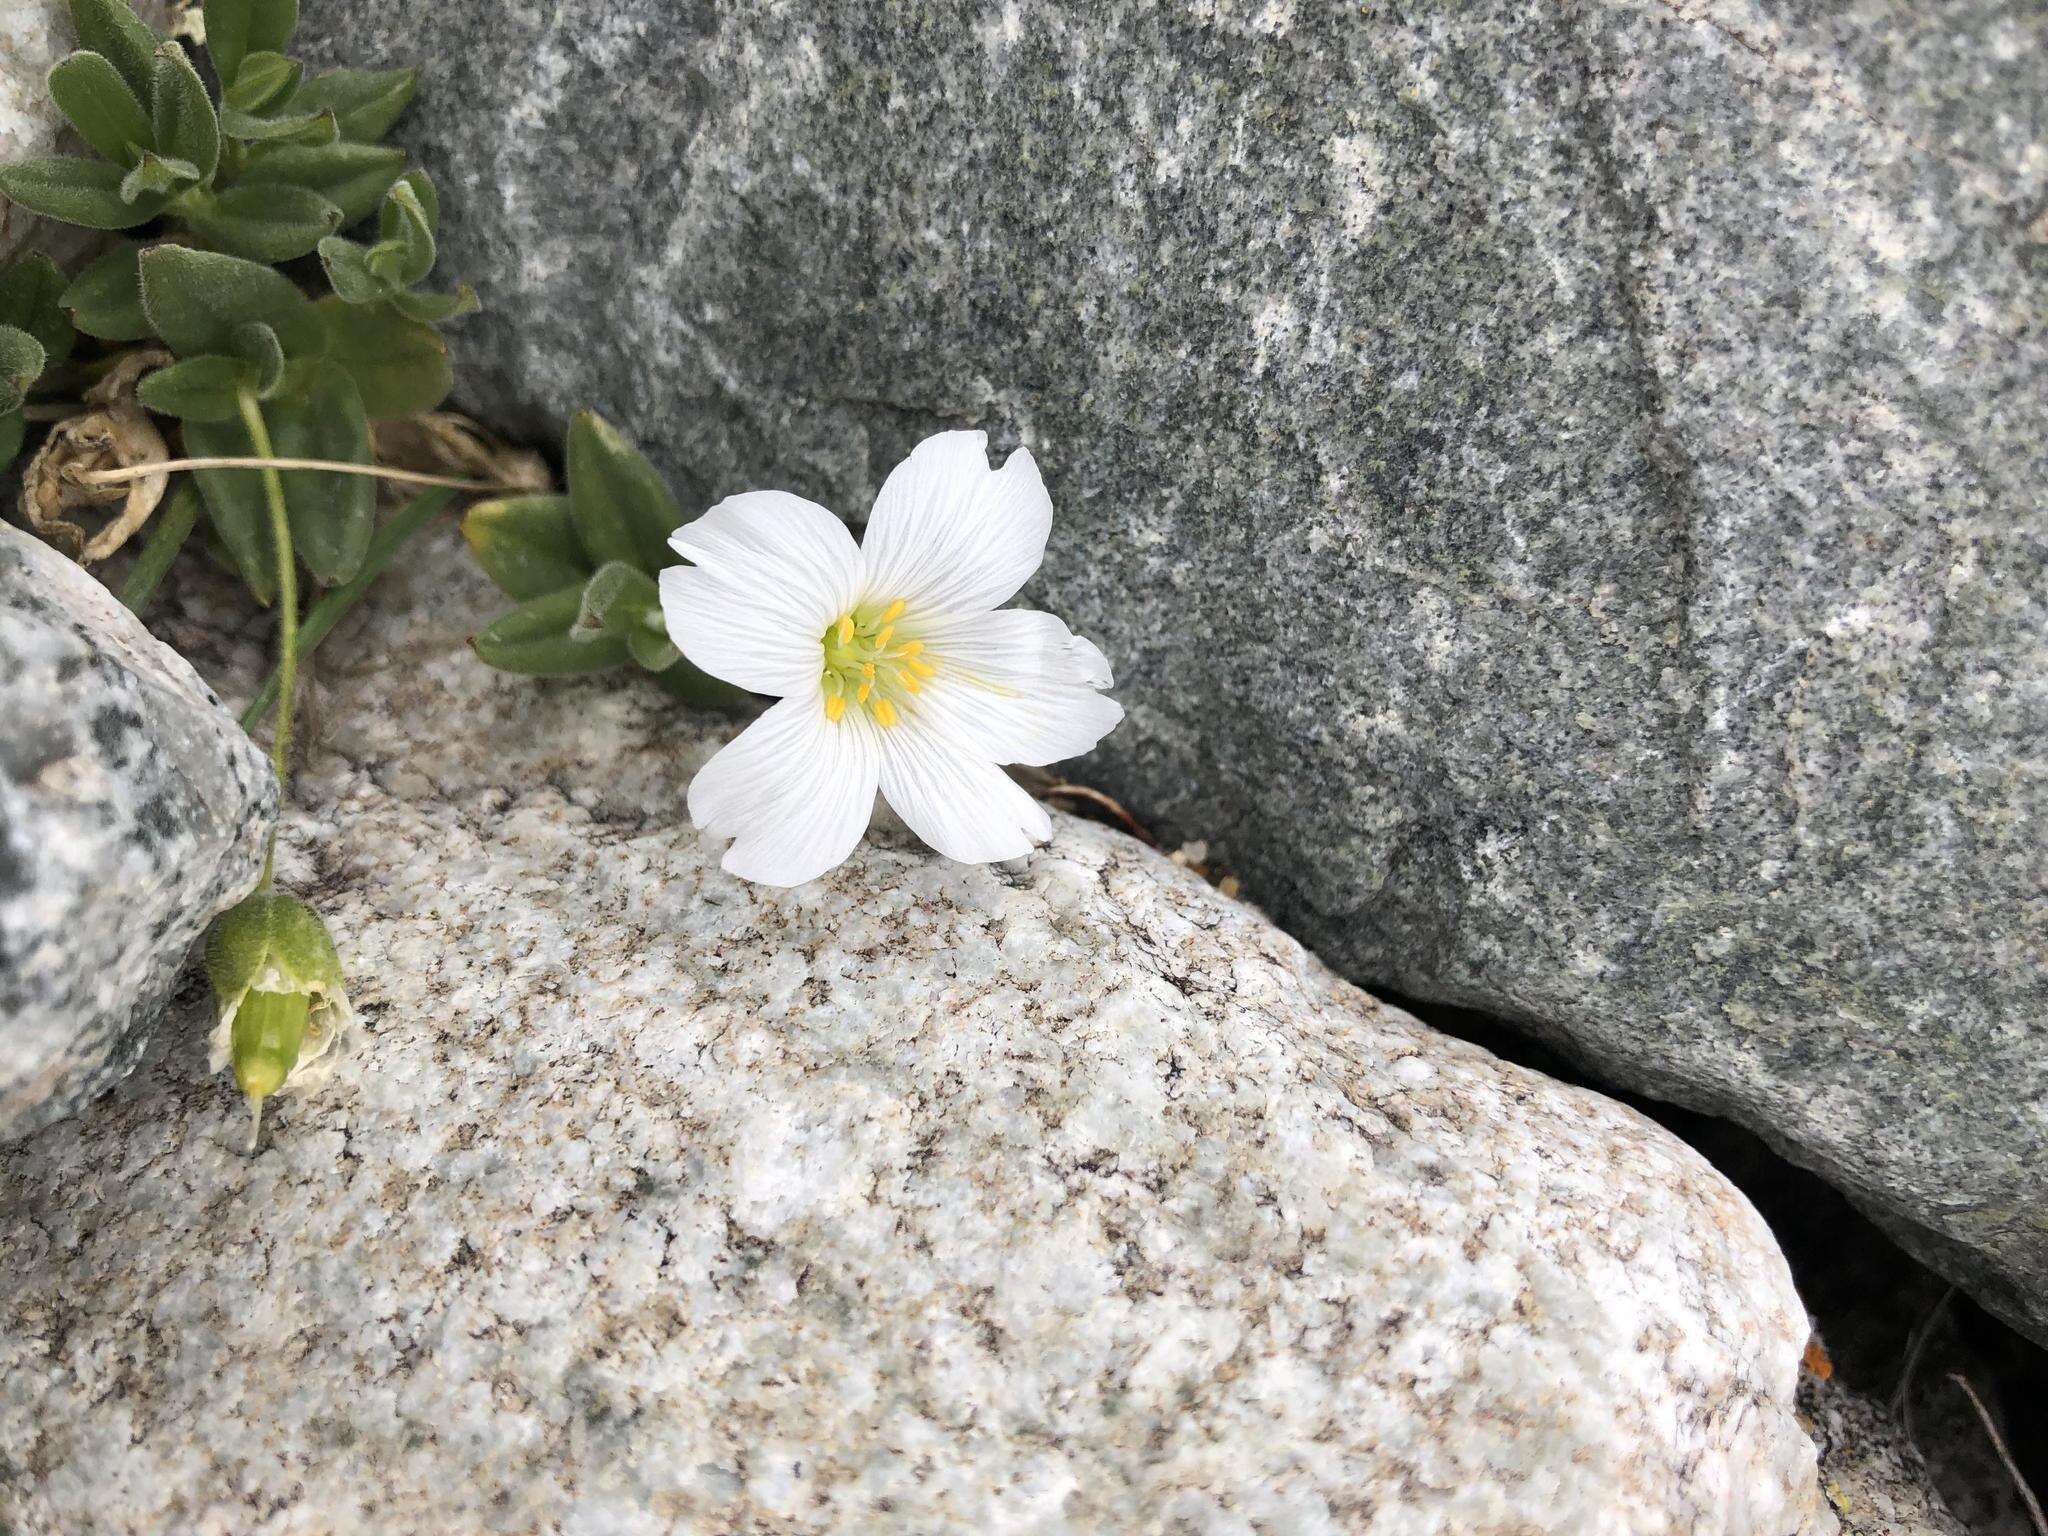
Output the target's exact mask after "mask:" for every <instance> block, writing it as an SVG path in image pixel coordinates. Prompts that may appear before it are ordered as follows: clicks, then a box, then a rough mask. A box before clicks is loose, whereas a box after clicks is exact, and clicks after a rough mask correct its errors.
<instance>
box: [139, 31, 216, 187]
mask: <svg viewBox="0 0 2048 1536" xmlns="http://www.w3.org/2000/svg"><path fill="white" fill-rule="evenodd" d="M150 92H151V95H150V111H149V116H150V123H151V125H152V126H153V127H154V128H155V130H156V149H157V152H158V153H159V154H161V155H163V156H164V157H165V158H167V159H177V160H189V161H190V162H191V163H192V164H194V165H196V166H198V167H199V177H198V179H199V180H201V181H210V180H212V178H213V172H214V169H215V167H217V166H218V165H219V164H220V122H219V120H218V119H216V118H215V117H214V115H213V99H212V98H211V97H209V96H208V95H207V94H206V87H205V85H204V84H202V83H201V81H200V79H199V71H198V70H196V69H194V68H193V67H192V61H191V60H190V59H188V58H186V57H185V50H184V49H183V48H180V47H179V46H178V45H177V44H176V43H165V44H164V45H163V46H162V47H161V48H159V49H157V51H156V73H155V75H154V77H153V83H152V85H151V87H150Z"/></svg>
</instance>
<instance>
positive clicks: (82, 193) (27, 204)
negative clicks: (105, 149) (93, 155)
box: [0, 155, 164, 229]
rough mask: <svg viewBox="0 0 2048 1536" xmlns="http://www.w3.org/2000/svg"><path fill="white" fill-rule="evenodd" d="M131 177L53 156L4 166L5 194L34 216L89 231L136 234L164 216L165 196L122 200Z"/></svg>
mask: <svg viewBox="0 0 2048 1536" xmlns="http://www.w3.org/2000/svg"><path fill="white" fill-rule="evenodd" d="M125 175H126V173H125V172H123V171H122V169H121V167H120V166H118V165H109V164H108V163H107V162H106V161H104V160H81V159H77V158H74V157H72V156H70V155H52V156H50V157H49V158H48V159H44V160H20V161H17V162H15V163H14V164H13V165H9V166H0V192H4V193H6V194H7V196H8V197H10V198H11V199H13V200H14V201H15V202H17V203H19V204H20V205H21V206H22V207H24V208H26V209H27V210H28V211H29V212H30V213H40V214H45V215H47V216H48V217H50V218H53V219H62V220H63V221H64V222H65V223H67V224H82V225H84V226H85V227H86V228H87V229H133V228H134V227H135V226H136V225H138V224H147V223H148V222H149V221H150V220H151V219H153V218H155V217H156V216H157V215H158V214H159V213H162V212H163V210H164V198H163V196H162V194H161V193H155V192H151V193H145V194H143V195H142V196H139V197H137V198H136V199H135V200H134V201H133V202H130V201H129V200H128V199H126V198H124V197H122V195H121V183H122V181H123V180H124V179H125Z"/></svg>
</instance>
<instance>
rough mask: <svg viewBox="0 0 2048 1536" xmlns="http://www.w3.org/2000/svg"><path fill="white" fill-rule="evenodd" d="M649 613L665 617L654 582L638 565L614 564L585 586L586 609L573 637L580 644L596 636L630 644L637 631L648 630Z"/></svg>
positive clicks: (579, 615) (579, 613)
mask: <svg viewBox="0 0 2048 1536" xmlns="http://www.w3.org/2000/svg"><path fill="white" fill-rule="evenodd" d="M649 613H652V614H654V615H656V616H657V617H659V616H660V613H661V594H660V592H659V591H657V590H656V589H655V585H654V578H653V577H652V576H650V575H648V574H647V573H646V572H645V571H643V570H641V569H640V567H638V566H637V565H629V564H627V563H626V562H625V561H624V560H611V561H607V562H606V563H605V564H603V565H601V566H599V567H598V568H597V571H596V572H595V574H593V575H592V576H591V578H590V580H588V581H587V582H585V583H584V584H583V606H582V607H581V608H580V609H578V610H577V614H576V623H575V624H574V625H573V626H572V627H571V629H570V631H569V633H570V634H571V635H572V636H574V637H575V638H576V639H579V640H581V639H587V638H589V637H591V636H593V635H617V636H618V637H619V638H620V639H621V640H629V639H630V638H631V637H632V634H633V631H635V630H637V629H644V628H646V627H647V615H648V614H649Z"/></svg>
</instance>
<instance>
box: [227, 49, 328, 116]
mask: <svg viewBox="0 0 2048 1536" xmlns="http://www.w3.org/2000/svg"><path fill="white" fill-rule="evenodd" d="M206 46H207V47H208V48H209V49H212V50H213V51H214V68H215V70H216V71H217V72H218V73H219V74H220V77H221V79H222V80H224V81H229V80H231V81H233V82H234V83H233V84H232V85H229V86H227V87H226V88H225V89H224V90H222V92H221V96H220V104H221V106H222V107H223V108H224V109H225V108H227V107H233V108H234V109H235V110H236V111H238V112H260V111H262V110H263V109H264V108H265V107H269V106H275V105H276V104H277V103H278V101H279V99H280V98H281V97H284V96H289V95H290V94H291V92H292V88H293V87H294V86H296V85H297V84H298V83H299V79H300V77H301V76H302V75H303V74H304V73H305V71H304V69H303V68H302V67H301V66H300V64H299V62H298V60H296V59H288V58H286V57H285V56H284V55H283V54H281V53H275V52H271V51H269V50H265V51H263V52H260V53H252V54H250V55H248V56H247V57H246V58H244V59H243V60H242V65H241V68H239V69H237V70H236V71H235V72H234V73H233V74H228V73H227V72H226V71H224V70H221V69H220V54H219V51H218V50H217V49H214V41H213V38H212V36H211V35H209V36H208V38H207V42H206Z"/></svg>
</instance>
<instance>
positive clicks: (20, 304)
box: [0, 252, 76, 368]
mask: <svg viewBox="0 0 2048 1536" xmlns="http://www.w3.org/2000/svg"><path fill="white" fill-rule="evenodd" d="M63 293H64V274H63V273H62V272H60V271H58V270H57V263H55V262H54V261H52V260H50V258H49V257H47V256H43V255H40V254H37V253H34V252H31V253H29V254H28V255H25V256H17V257H15V258H14V260H12V261H9V262H4V263H0V325H12V326H16V327H18V328H19V329H21V330H24V331H27V332H28V333H29V335H31V336H33V337H35V339H36V340H37V341H38V342H39V343H40V344H41V345H42V349H43V356H44V363H43V366H44V367H46V368H51V367H55V366H56V365H57V364H58V363H61V362H63V361H64V359H65V358H67V357H69V356H70V355H71V344H72V342H73V341H74V340H76V337H75V336H74V335H73V329H72V325H71V317H70V316H69V315H67V314H65V313H64V304H63Z"/></svg>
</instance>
